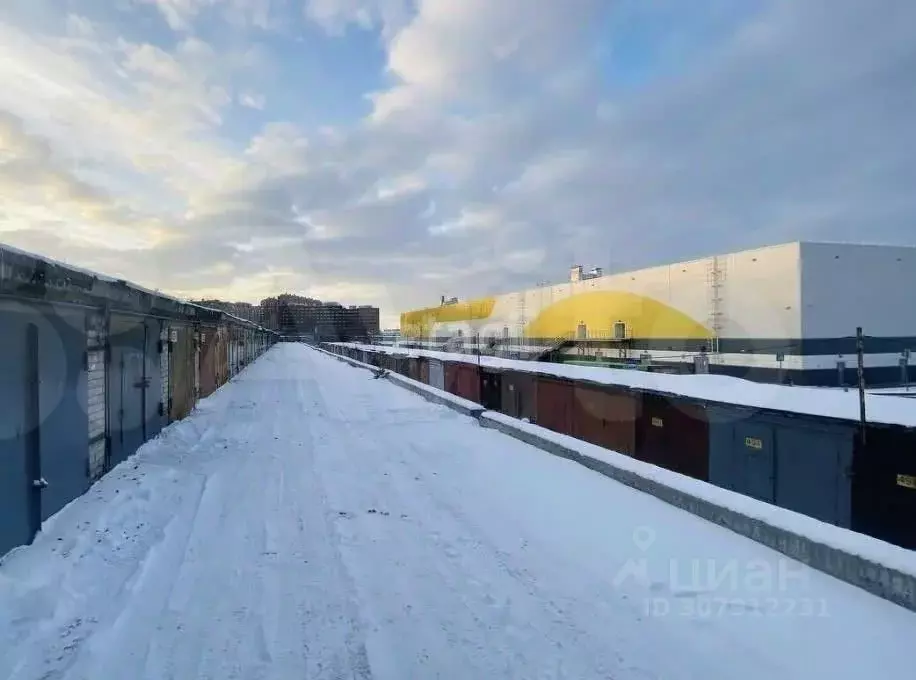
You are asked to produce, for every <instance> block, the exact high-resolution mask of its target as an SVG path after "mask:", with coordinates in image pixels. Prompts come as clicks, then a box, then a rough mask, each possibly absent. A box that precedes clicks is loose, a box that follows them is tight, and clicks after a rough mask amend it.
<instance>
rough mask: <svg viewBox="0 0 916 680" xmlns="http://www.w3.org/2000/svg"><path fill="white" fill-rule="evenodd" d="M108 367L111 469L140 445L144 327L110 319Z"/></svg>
mask: <svg viewBox="0 0 916 680" xmlns="http://www.w3.org/2000/svg"><path fill="white" fill-rule="evenodd" d="M109 341H110V343H111V364H110V366H109V374H110V376H111V377H110V378H109V380H110V382H109V402H108V404H109V409H110V410H109V421H108V422H109V423H110V429H111V467H114V466H116V465H118V464H119V463H121V462H123V461H125V460H127V458H129V457H130V456H131V455H133V453H134V452H135V451H136V450H137V449H138V448H140V446H141V445H142V444H143V420H144V404H143V397H144V392H145V388H144V385H145V382H144V375H143V374H144V356H145V351H144V350H145V346H146V325H145V324H144V323H142V320H136V319H133V318H126V319H122V318H120V317H113V318H112V320H111V334H110V336H109Z"/></svg>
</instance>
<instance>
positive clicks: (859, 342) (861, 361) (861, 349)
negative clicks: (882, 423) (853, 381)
mask: <svg viewBox="0 0 916 680" xmlns="http://www.w3.org/2000/svg"><path fill="white" fill-rule="evenodd" d="M856 359H857V361H858V378H859V425H860V427H861V431H860V433H859V436H860V437H861V440H862V444H863V445H864V444H865V424H866V422H867V421H866V418H865V340H864V338H863V336H862V327H861V326H859V327H857V328H856Z"/></svg>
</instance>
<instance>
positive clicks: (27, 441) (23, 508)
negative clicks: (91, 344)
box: [0, 309, 41, 555]
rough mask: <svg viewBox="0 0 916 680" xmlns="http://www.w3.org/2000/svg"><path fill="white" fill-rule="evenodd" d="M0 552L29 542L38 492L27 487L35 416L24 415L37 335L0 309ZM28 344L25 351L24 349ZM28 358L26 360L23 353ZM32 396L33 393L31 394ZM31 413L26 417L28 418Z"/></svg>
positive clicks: (34, 379) (36, 525)
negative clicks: (0, 329) (0, 326)
mask: <svg viewBox="0 0 916 680" xmlns="http://www.w3.org/2000/svg"><path fill="white" fill-rule="evenodd" d="M0 325H2V326H3V333H0V517H3V521H0V555H3V554H4V553H6V552H7V551H8V550H10V549H12V548H14V547H16V546H18V545H23V544H26V543H29V542H30V541H31V540H32V536H33V535H34V534H35V532H36V531H37V530H38V528H39V526H40V524H41V516H40V513H41V510H40V507H41V506H40V502H39V499H40V491H39V490H38V489H34V488H33V487H32V486H31V483H30V479H29V470H28V465H29V460H28V455H29V453H30V452H31V453H32V454H33V457H37V448H36V444H37V440H34V441H33V439H32V437H30V436H29V434H30V432H32V429H33V428H32V426H31V425H30V423H29V421H30V420H32V421H34V420H36V419H37V418H36V416H35V414H34V412H33V413H31V414H30V413H29V411H30V410H32V409H30V408H29V403H30V402H32V401H34V400H33V399H30V398H29V397H30V387H33V386H36V385H37V384H38V375H37V365H38V361H37V359H38V336H37V333H35V332H34V326H33V327H32V328H33V331H32V333H31V338H30V337H29V332H28V330H27V321H26V317H25V316H24V315H22V314H18V313H16V312H14V311H12V310H9V309H0ZM30 346H31V352H30V351H29V347H30ZM30 356H31V360H29V357H30ZM34 396H35V397H36V398H37V394H36V395H34ZM30 415H31V418H30Z"/></svg>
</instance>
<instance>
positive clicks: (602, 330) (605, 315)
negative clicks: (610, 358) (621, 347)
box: [525, 291, 712, 338]
mask: <svg viewBox="0 0 916 680" xmlns="http://www.w3.org/2000/svg"><path fill="white" fill-rule="evenodd" d="M620 321H622V322H624V323H625V324H626V335H627V337H631V338H707V337H709V336H710V335H712V333H711V331H710V330H709V329H707V328H706V326H704V325H703V324H701V323H699V322H697V321H695V320H694V319H692V318H690V317H689V316H688V315H686V314H684V313H683V312H681V311H679V310H677V309H675V308H673V307H669V306H668V305H666V304H664V303H662V302H659V301H658V300H654V299H652V298H649V297H645V296H642V295H636V294H634V293H626V292H620V291H595V292H588V293H579V294H578V295H573V296H572V297H569V298H566V299H565V300H561V301H560V302H556V303H554V304H552V305H550V306H548V307H546V308H545V309H543V310H541V312H540V313H539V314H538V315H537V317H535V319H534V320H533V321H532V322H531V323H529V324H528V325H527V326H526V328H525V336H526V337H529V338H558V337H575V334H576V330H577V328H578V326H579V324H585V327H586V331H587V332H588V335H589V336H590V337H613V328H614V324H615V323H616V322H620Z"/></svg>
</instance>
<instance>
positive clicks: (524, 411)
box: [325, 344, 916, 549]
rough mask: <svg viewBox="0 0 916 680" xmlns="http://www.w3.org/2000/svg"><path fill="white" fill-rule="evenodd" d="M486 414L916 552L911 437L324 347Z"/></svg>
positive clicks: (898, 429)
mask: <svg viewBox="0 0 916 680" xmlns="http://www.w3.org/2000/svg"><path fill="white" fill-rule="evenodd" d="M325 348H326V349H327V350H329V351H331V352H334V353H336V354H339V355H345V356H348V357H350V358H352V359H356V360H359V361H363V362H366V363H370V364H375V365H378V366H380V367H384V368H387V369H388V370H391V371H394V372H397V373H401V374H403V375H405V376H407V377H409V378H412V379H414V380H418V381H420V382H423V383H426V384H429V385H431V386H432V387H436V388H439V389H442V390H445V391H447V392H450V393H452V394H455V395H457V396H460V397H463V398H465V399H468V400H471V401H473V402H476V403H479V404H481V405H482V406H483V407H484V408H486V409H488V410H492V411H499V412H501V413H504V414H506V415H509V416H512V417H515V418H523V419H527V420H528V421H529V422H531V423H535V424H537V425H540V426H542V427H545V428H548V429H550V430H553V431H555V432H559V433H561V434H566V435H570V436H573V437H576V438H578V439H581V440H583V441H587V442H590V443H592V444H597V445H599V446H602V447H605V448H607V449H611V450H613V451H617V452H619V453H623V454H626V455H628V456H632V457H633V458H635V459H637V460H641V461H644V462H647V463H651V464H653V465H657V466H659V467H663V468H666V469H668V470H672V471H674V472H678V473H680V474H683V475H687V476H690V477H693V478H695V479H700V480H703V481H706V482H709V483H711V484H714V485H716V486H719V487H722V488H725V489H729V490H732V491H735V492H738V493H741V494H744V495H747V496H751V497H753V498H756V499H758V500H761V501H764V502H767V503H772V504H774V505H777V506H780V507H783V508H787V509H790V510H794V511H795V512H799V513H802V514H805V515H808V516H810V517H814V518H816V519H819V520H821V521H824V522H828V523H830V524H834V525H837V526H840V527H844V528H849V529H852V530H854V531H857V532H859V533H863V534H867V535H870V536H873V537H875V538H879V539H881V540H884V541H888V542H890V543H894V544H896V545H900V546H902V547H905V548H910V549H916V431H914V430H912V429H910V428H905V427H903V426H893V425H882V424H876V423H870V424H869V425H868V427H867V429H866V433H865V434H866V436H865V442H866V443H865V444H862V438H861V435H860V428H859V426H858V423H855V422H852V421H847V420H841V419H831V418H823V417H816V416H807V415H801V414H797V413H791V412H786V411H779V410H770V409H759V408H748V407H745V406H739V405H735V404H726V403H714V402H706V401H700V400H697V399H693V398H689V397H684V396H682V395H676V394H668V393H661V392H653V391H651V390H645V389H635V388H631V387H625V386H614V385H605V384H599V383H591V382H588V381H584V380H575V381H573V380H569V379H566V378H561V377H557V376H551V375H544V374H541V373H535V372H527V371H520V370H512V369H507V368H491V367H486V366H478V365H475V364H471V363H467V362H465V361H461V360H456V361H454V362H452V361H443V360H438V359H430V358H426V357H411V356H408V355H405V354H403V353H401V354H398V353H390V351H389V352H386V351H384V350H382V349H380V350H378V351H374V350H366V349H363V348H356V347H351V346H346V345H334V344H331V345H327V346H326V347H325Z"/></svg>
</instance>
